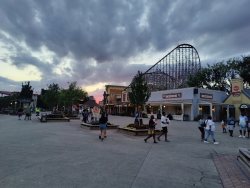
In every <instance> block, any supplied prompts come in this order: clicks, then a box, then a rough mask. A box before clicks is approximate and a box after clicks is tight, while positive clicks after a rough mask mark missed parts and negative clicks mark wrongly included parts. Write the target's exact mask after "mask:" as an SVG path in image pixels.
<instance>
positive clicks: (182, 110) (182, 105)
mask: <svg viewBox="0 0 250 188" xmlns="http://www.w3.org/2000/svg"><path fill="white" fill-rule="evenodd" d="M181 115H182V119H181V121H183V117H184V103H181Z"/></svg>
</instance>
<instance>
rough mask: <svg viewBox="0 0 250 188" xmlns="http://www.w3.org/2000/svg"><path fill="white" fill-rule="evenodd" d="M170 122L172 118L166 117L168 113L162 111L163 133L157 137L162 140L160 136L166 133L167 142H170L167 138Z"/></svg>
mask: <svg viewBox="0 0 250 188" xmlns="http://www.w3.org/2000/svg"><path fill="white" fill-rule="evenodd" d="M169 123H170V120H169V119H168V118H167V117H166V113H165V112H162V116H161V127H162V133H161V135H160V136H158V137H157V139H158V140H159V141H160V137H161V136H162V135H165V142H170V141H169V140H168V139H167V134H168V125H169Z"/></svg>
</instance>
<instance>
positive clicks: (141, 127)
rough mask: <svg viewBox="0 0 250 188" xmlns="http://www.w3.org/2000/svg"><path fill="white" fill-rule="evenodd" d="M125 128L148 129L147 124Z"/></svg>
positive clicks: (130, 125)
mask: <svg viewBox="0 0 250 188" xmlns="http://www.w3.org/2000/svg"><path fill="white" fill-rule="evenodd" d="M125 128H135V129H148V124H141V125H140V126H139V125H138V124H129V125H128V126H126V127H125Z"/></svg>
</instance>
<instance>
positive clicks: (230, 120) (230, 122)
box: [227, 114, 235, 137]
mask: <svg viewBox="0 0 250 188" xmlns="http://www.w3.org/2000/svg"><path fill="white" fill-rule="evenodd" d="M234 127H235V119H234V118H233V117H232V115H231V114H229V117H228V118H227V130H228V132H229V133H230V136H231V137H233V132H234Z"/></svg>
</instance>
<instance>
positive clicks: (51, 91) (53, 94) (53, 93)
mask: <svg viewBox="0 0 250 188" xmlns="http://www.w3.org/2000/svg"><path fill="white" fill-rule="evenodd" d="M47 86H48V85H47ZM59 91H60V88H59V85H58V84H54V83H53V84H50V85H49V86H48V89H47V90H46V91H45V92H44V94H43V95H42V94H41V100H42V101H43V102H45V104H47V105H48V106H49V109H50V108H53V106H57V105H58V102H59Z"/></svg>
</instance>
